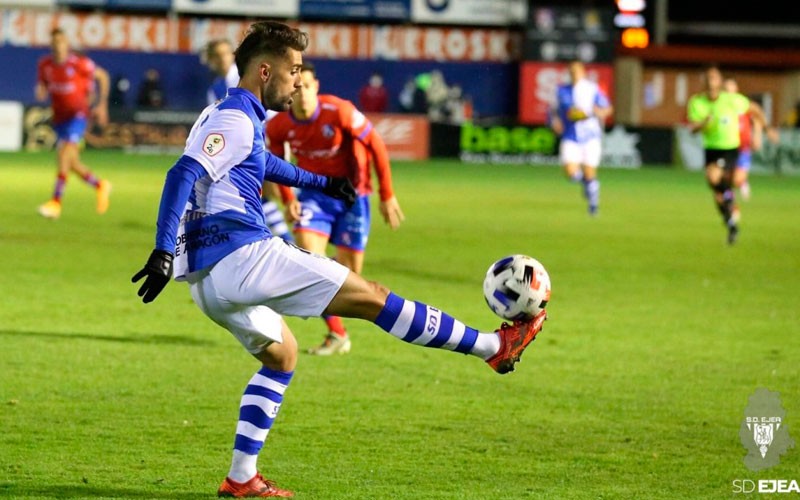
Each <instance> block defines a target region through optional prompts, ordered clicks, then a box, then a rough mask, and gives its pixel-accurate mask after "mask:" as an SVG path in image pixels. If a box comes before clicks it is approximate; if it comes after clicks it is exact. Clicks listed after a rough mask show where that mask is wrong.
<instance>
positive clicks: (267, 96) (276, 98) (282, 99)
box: [261, 82, 294, 111]
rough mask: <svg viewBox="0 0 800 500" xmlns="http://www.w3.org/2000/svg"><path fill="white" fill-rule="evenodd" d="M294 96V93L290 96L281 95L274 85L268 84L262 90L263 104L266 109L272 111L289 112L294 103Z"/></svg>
mask: <svg viewBox="0 0 800 500" xmlns="http://www.w3.org/2000/svg"><path fill="white" fill-rule="evenodd" d="M293 94H294V91H292V94H289V95H281V94H280V93H279V92H278V89H277V88H276V87H275V86H274V85H271V84H270V82H267V84H266V85H265V86H264V88H263V89H262V90H261V103H262V104H263V105H264V107H265V108H267V109H271V110H272V111H288V110H289V106H290V105H291V103H292V97H293Z"/></svg>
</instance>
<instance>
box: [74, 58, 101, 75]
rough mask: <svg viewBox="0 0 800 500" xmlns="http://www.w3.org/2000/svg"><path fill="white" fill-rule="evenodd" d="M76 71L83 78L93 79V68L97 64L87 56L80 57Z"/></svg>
mask: <svg viewBox="0 0 800 500" xmlns="http://www.w3.org/2000/svg"><path fill="white" fill-rule="evenodd" d="M77 67H78V72H79V73H80V75H81V76H82V77H84V78H88V79H89V80H94V70H95V69H96V68H97V66H96V65H95V64H94V61H92V60H91V59H89V58H88V57H85V56H84V57H81V58H80V60H79V61H78V65H77Z"/></svg>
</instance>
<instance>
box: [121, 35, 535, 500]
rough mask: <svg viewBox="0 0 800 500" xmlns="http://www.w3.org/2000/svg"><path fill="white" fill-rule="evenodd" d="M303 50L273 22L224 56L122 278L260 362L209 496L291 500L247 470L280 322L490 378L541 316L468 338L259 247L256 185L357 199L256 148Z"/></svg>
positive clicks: (270, 413)
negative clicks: (414, 352)
mask: <svg viewBox="0 0 800 500" xmlns="http://www.w3.org/2000/svg"><path fill="white" fill-rule="evenodd" d="M307 44H308V35H307V34H305V33H303V32H300V31H298V30H296V29H292V28H290V27H289V26H286V25H283V24H280V23H276V22H270V21H264V22H260V23H256V24H254V25H253V26H252V27H251V28H250V31H249V32H248V34H247V35H246V36H245V38H244V40H242V43H241V44H240V45H239V47H238V48H237V49H236V65H237V66H238V68H239V72H240V74H241V75H242V79H241V82H240V83H239V87H238V88H234V89H230V90H229V96H228V98H226V99H224V100H222V101H220V102H219V103H218V104H216V105H215V106H209V107H207V108H206V109H205V110H204V111H203V113H202V114H201V115H200V117H199V118H198V119H197V122H196V123H195V124H194V126H193V127H192V130H191V132H190V133H189V138H188V140H187V142H186V148H185V150H184V154H183V155H182V156H181V157H180V158H179V159H178V160H177V162H176V163H175V165H173V166H172V168H170V170H169V172H168V173H167V176H166V180H165V182H164V188H163V190H162V193H161V202H160V206H159V210H158V221H157V223H156V242H155V248H154V249H153V250H152V252H151V253H150V257H149V258H148V259H147V262H146V263H145V265H144V267H143V268H142V269H141V270H140V271H139V272H137V273H136V274H135V275H134V276H133V278H132V281H133V282H137V281H140V280H141V279H143V278H144V283H143V284H142V285H141V287H140V288H139V292H138V294H139V296H140V297H142V300H143V301H144V302H145V303H148V302H152V301H153V300H154V299H155V298H156V297H157V296H158V295H159V294H160V293H161V291H162V290H163V289H164V287H165V286H166V285H167V283H169V281H170V280H171V279H172V278H173V276H174V277H175V279H177V280H185V281H187V282H188V284H189V290H190V292H191V295H192V298H193V300H194V301H195V303H196V304H197V306H198V307H199V308H200V309H201V310H202V311H203V313H204V314H206V315H207V316H208V317H209V318H210V319H211V320H213V321H214V322H215V323H216V324H218V325H220V326H222V327H223V328H226V329H227V330H228V331H230V332H231V334H233V335H234V336H235V337H236V338H237V340H239V342H240V343H241V344H242V345H243V346H244V347H245V348H246V349H247V350H248V352H250V354H252V355H253V356H254V357H255V358H256V359H257V360H258V361H259V362H261V364H262V366H261V367H260V369H259V370H258V371H257V372H256V373H255V374H253V376H252V377H251V378H250V381H249V383H248V384H247V387H246V388H245V390H244V394H243V395H242V398H241V400H240V401H241V403H240V407H239V420H238V424H237V426H236V437H235V440H234V446H233V454H232V457H231V466H230V469H229V471H228V474H227V477H226V478H225V479H224V480H223V482H222V484H221V485H220V487H219V490H218V491H217V494H218V495H219V496H221V497H236V498H244V497H291V496H293V493H292V492H291V491H289V490H285V489H282V488H279V487H278V486H276V484H275V483H274V482H273V481H270V480H269V479H265V478H264V477H263V476H262V475H261V474H260V473H259V472H258V467H257V465H258V456H259V453H260V452H261V450H262V448H263V446H264V442H265V440H266V439H267V436H268V435H269V434H270V433H271V428H272V425H273V423H274V422H275V418H277V416H278V412H279V411H280V408H281V405H282V403H283V400H284V394H285V393H286V390H287V388H288V386H289V384H290V383H291V380H292V377H293V375H294V369H295V367H296V364H297V341H296V340H295V338H294V335H293V334H292V331H291V330H290V329H289V327H288V325H287V324H286V322H285V321H284V319H283V318H282V317H281V314H286V315H292V316H301V317H309V316H319V315H321V314H323V313H326V314H337V315H342V316H347V317H352V318H359V319H363V320H367V321H371V322H373V323H374V324H376V325H377V326H378V327H380V328H381V329H383V330H384V331H385V332H387V333H388V334H390V335H392V336H394V337H396V338H397V339H400V340H402V341H404V342H406V343H409V344H416V345H419V346H425V347H429V348H434V349H444V350H449V351H453V352H458V353H462V354H470V355H472V356H475V357H477V358H479V359H482V360H484V361H485V362H486V363H487V364H488V365H489V366H490V367H491V368H492V369H493V370H495V371H496V372H498V373H501V374H502V373H507V372H509V371H511V370H513V369H514V365H515V364H516V363H517V362H518V361H519V359H520V356H521V355H522V353H523V351H524V350H525V349H526V347H527V346H528V345H529V344H530V343H531V342H532V341H533V340H534V339H535V337H536V336H537V334H538V333H539V331H541V328H542V323H543V322H544V320H545V318H546V313H545V312H544V311H542V312H541V313H540V314H539V315H537V316H536V317H535V318H532V319H530V320H527V321H515V322H514V323H513V324H511V325H509V324H507V323H503V325H502V326H501V327H500V328H499V329H498V330H497V331H495V332H480V331H478V330H476V329H474V328H470V327H468V326H466V325H465V324H464V323H462V322H460V321H458V320H457V319H455V318H454V317H452V316H450V315H448V314H447V313H445V312H443V311H440V310H439V309H436V308H434V307H431V306H429V305H427V304H423V303H421V302H414V301H410V300H406V299H404V298H402V297H400V296H398V295H396V294H394V293H392V292H390V291H389V290H388V289H387V288H386V287H384V286H382V285H380V284H378V283H374V282H368V281H366V280H365V279H364V278H363V277H361V276H360V275H358V274H356V273H354V272H352V271H351V270H349V269H348V268H346V267H344V266H343V265H341V264H339V263H338V262H335V261H333V260H331V259H328V258H325V257H322V256H319V255H314V254H312V253H310V252H307V251H304V250H301V249H299V248H297V247H295V246H294V245H290V244H288V243H286V242H285V241H283V240H281V239H280V238H274V237H272V235H271V234H270V233H269V230H268V228H267V226H266V224H265V222H264V215H263V213H262V212H261V207H260V203H259V195H260V193H259V191H260V189H259V188H260V186H261V181H262V180H263V179H265V178H268V179H270V180H274V181H277V182H280V183H282V184H287V185H292V186H313V187H315V188H316V189H318V190H319V191H320V192H322V193H325V194H326V196H329V197H331V198H332V199H341V200H342V201H343V203H344V205H345V206H352V205H353V204H354V203H356V199H357V195H356V190H355V188H354V187H353V185H352V183H350V181H349V180H348V179H347V178H345V177H332V176H327V175H318V174H312V173H310V172H307V171H304V170H302V169H299V168H297V167H295V166H294V165H292V164H290V163H287V162H286V161H284V160H282V159H281V158H279V157H277V156H275V155H272V154H270V153H269V152H267V151H265V149H264V125H263V122H264V119H265V118H266V109H265V108H270V109H274V110H278V111H285V110H286V109H288V108H289V106H290V104H291V103H292V99H294V98H296V97H297V94H296V92H295V91H296V90H297V89H298V88H299V87H300V85H301V82H300V67H301V65H302V51H303V50H304V49H305V48H306V46H307ZM187 207H189V208H188V209H187ZM176 241H177V242H178V244H177V245H176ZM173 261H174V267H173ZM173 271H174V272H173ZM423 379H424V378H423ZM463 384H464V385H467V386H468V385H469V384H470V381H469V380H464V381H463ZM176 390H178V391H179V390H180V386H179V385H178V386H176Z"/></svg>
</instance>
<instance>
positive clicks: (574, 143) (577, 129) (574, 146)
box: [550, 61, 614, 215]
mask: <svg viewBox="0 0 800 500" xmlns="http://www.w3.org/2000/svg"><path fill="white" fill-rule="evenodd" d="M569 76H570V83H568V84H565V85H560V86H559V87H558V90H557V91H556V100H555V106H554V108H553V109H552V110H551V114H550V126H551V127H552V129H553V131H554V132H555V133H556V134H558V135H559V136H561V146H560V150H559V157H560V160H561V164H562V165H563V166H564V170H565V172H566V174H567V177H569V179H570V180H572V181H573V182H582V183H583V196H584V197H585V198H586V201H587V203H588V208H589V214H590V215H597V210H598V208H599V204H600V181H599V180H597V167H598V166H599V165H600V158H601V157H602V139H603V121H604V120H605V119H606V118H608V117H609V116H611V114H612V113H613V112H614V108H613V107H612V106H611V103H610V102H609V100H608V97H607V96H606V95H605V93H603V91H602V90H601V89H600V87H598V85H597V83H595V82H593V81H591V80H589V79H588V78H586V68H585V67H584V65H583V63H582V62H580V61H573V62H572V63H570V65H569Z"/></svg>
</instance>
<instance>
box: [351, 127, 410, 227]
mask: <svg viewBox="0 0 800 500" xmlns="http://www.w3.org/2000/svg"><path fill="white" fill-rule="evenodd" d="M357 140H362V139H358V138H357ZM363 142H364V145H365V146H366V147H367V149H368V150H369V151H370V155H369V157H371V158H372V160H373V161H372V166H373V168H374V169H375V174H376V176H377V177H378V184H379V185H380V189H379V191H380V194H381V202H380V205H379V206H378V208H379V210H380V212H381V216H382V217H383V220H384V221H385V222H386V224H388V225H389V227H390V228H392V230H396V229H397V228H399V227H400V224H401V223H402V222H403V221H404V220H405V218H406V217H405V214H403V210H402V209H401V208H400V202H399V201H397V196H395V195H394V193H393V191H392V170H391V165H390V162H389V152H388V150H387V149H386V143H384V142H383V139H382V138H381V136H380V135H379V134H378V132H377V131H376V130H375V129H374V128H373V129H372V131H371V132H370V133H369V134H367V136H366V137H365V138H364V139H363ZM389 193H391V195H390V196H386V195H387V194H389Z"/></svg>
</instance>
